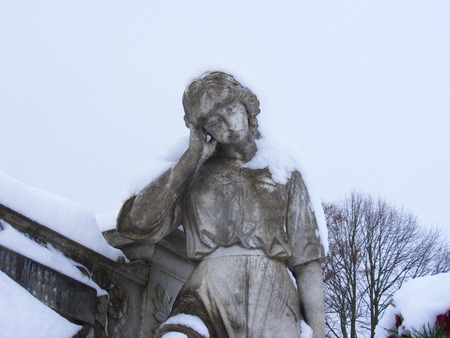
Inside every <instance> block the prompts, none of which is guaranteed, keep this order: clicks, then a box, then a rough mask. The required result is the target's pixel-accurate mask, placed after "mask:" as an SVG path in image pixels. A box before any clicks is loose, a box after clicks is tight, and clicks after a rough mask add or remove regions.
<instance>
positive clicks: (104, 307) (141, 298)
mask: <svg viewBox="0 0 450 338" xmlns="http://www.w3.org/2000/svg"><path fill="white" fill-rule="evenodd" d="M0 219H2V220H4V221H6V222H7V223H8V224H10V225H11V226H13V227H14V228H15V229H16V230H19V231H21V232H23V233H25V234H27V235H28V236H29V237H31V238H33V239H34V240H35V241H36V242H38V243H43V244H46V243H50V244H51V245H52V246H53V247H55V248H56V249H58V250H59V251H61V252H62V253H63V254H64V255H65V256H66V257H68V258H70V259H72V260H74V261H76V262H77V263H79V264H80V265H82V266H83V267H84V268H85V270H84V271H83V272H84V273H85V274H86V275H87V276H89V277H91V278H92V280H93V281H94V282H95V283H97V284H98V285H99V286H100V287H101V288H103V289H104V290H106V291H107V292H108V296H101V297H97V296H96V291H95V290H94V289H92V288H90V287H89V286H86V285H84V284H82V283H78V282H77V281H74V280H73V279H71V278H70V277H67V276H65V275H63V274H60V273H58V272H56V271H54V270H53V269H52V268H51V267H46V266H44V265H42V264H39V263H37V262H34V261H33V260H32V259H30V258H29V257H24V256H22V255H20V254H17V253H15V252H14V251H12V250H10V249H7V248H3V247H1V250H0V266H1V269H2V271H4V272H5V273H6V274H8V275H9V276H11V278H13V279H14V280H16V281H17V282H18V283H19V284H20V285H22V286H24V287H25V288H26V289H27V290H29V291H30V292H31V293H32V294H33V295H34V296H35V297H36V298H38V299H39V300H41V301H42V302H43V303H45V304H47V305H48V306H49V307H51V308H52V309H54V310H55V311H57V312H58V313H60V314H61V315H63V316H65V317H66V318H67V319H69V320H71V321H73V322H75V323H77V324H81V325H83V330H82V331H80V333H79V334H78V336H77V337H106V336H109V337H139V336H142V337H151V332H150V331H149V330H147V329H146V325H147V324H146V323H145V322H144V321H143V318H142V311H143V310H144V311H145V310H146V308H147V307H148V306H149V305H148V304H147V303H148V302H147V301H146V299H147V297H146V295H147V286H148V281H149V278H148V276H149V271H150V266H149V264H148V263H146V262H143V261H135V262H131V263H126V262H125V260H122V261H121V262H120V261H119V262H114V261H111V260H110V259H108V258H106V257H104V256H102V255H100V254H98V253H96V252H94V251H92V250H90V249H88V248H86V247H84V246H81V245H80V244H78V243H76V242H74V241H72V240H70V239H68V238H66V237H64V236H62V235H60V234H59V233H57V232H54V231H53V230H50V229H48V228H47V227H45V226H44V225H42V224H39V223H37V222H34V221H32V220H30V219H29V218H27V217H25V216H23V215H21V214H19V213H17V212H15V211H14V210H11V209H10V208H7V207H5V206H3V205H1V204H0Z"/></svg>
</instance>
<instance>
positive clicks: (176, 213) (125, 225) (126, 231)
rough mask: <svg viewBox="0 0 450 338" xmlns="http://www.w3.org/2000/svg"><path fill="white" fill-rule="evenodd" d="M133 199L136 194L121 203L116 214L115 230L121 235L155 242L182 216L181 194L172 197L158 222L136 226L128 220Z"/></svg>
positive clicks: (177, 224)
mask: <svg viewBox="0 0 450 338" xmlns="http://www.w3.org/2000/svg"><path fill="white" fill-rule="evenodd" d="M182 195H183V194H182ZM135 201H136V196H131V197H130V198H129V199H128V200H127V201H125V203H124V204H123V205H122V208H121V209H120V212H119V215H118V216H117V230H118V232H119V233H120V234H121V235H122V236H124V237H128V238H131V239H134V240H147V241H149V242H153V243H157V242H159V241H160V240H161V239H163V238H164V237H165V236H167V235H168V234H169V233H171V232H172V231H173V230H175V229H176V228H177V227H178V226H179V225H180V223H181V217H182V207H181V204H182V203H181V201H182V196H179V197H178V198H177V199H174V202H173V204H172V205H171V207H170V208H168V209H167V210H165V211H164V212H163V213H162V215H161V217H160V219H159V220H158V222H156V223H155V224H146V225H145V227H144V228H142V227H141V228H137V227H135V226H133V224H132V223H131V221H130V213H131V210H132V208H133V204H134V203H135Z"/></svg>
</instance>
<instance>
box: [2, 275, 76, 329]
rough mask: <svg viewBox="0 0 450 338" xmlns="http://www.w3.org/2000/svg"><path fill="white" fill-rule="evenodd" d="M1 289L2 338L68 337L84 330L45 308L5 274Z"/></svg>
mask: <svg viewBox="0 0 450 338" xmlns="http://www.w3.org/2000/svg"><path fill="white" fill-rule="evenodd" d="M0 290H2V292H1V295H2V296H1V297H0V328H1V330H0V337H1V338H7V337H18V338H22V337H23V338H25V337H34V338H60V337H67V338H69V337H73V336H74V335H75V334H76V333H77V332H78V331H79V330H81V326H79V325H75V324H73V323H71V322H69V321H68V320H67V319H65V318H64V317H62V316H61V315H59V314H58V313H56V312H55V311H53V310H52V309H50V308H49V307H47V306H45V305H44V304H43V303H41V302H40V301H39V300H37V299H36V298H34V297H33V296H32V295H31V294H30V293H29V292H28V291H27V290H25V289H24V288H22V287H21V286H20V285H19V284H17V283H16V282H15V281H13V280H12V279H11V278H9V277H8V276H7V275H6V274H5V273H3V272H2V271H0ZM24 309H26V310H24Z"/></svg>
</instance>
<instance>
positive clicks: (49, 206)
mask: <svg viewBox="0 0 450 338" xmlns="http://www.w3.org/2000/svg"><path fill="white" fill-rule="evenodd" d="M0 204H3V205H4V206H6V207H8V208H10V209H12V210H14V211H16V212H19V213H21V214H22V215H24V216H26V217H28V218H30V219H32V220H34V221H36V222H38V223H40V224H42V225H45V226H46V227H48V228H50V229H52V230H54V231H56V232H58V233H60V234H61V235H63V236H65V237H67V238H70V239H72V240H73V241H75V242H78V243H80V244H81V245H83V246H85V247H87V248H89V249H92V250H94V251H96V252H98V253H99V254H101V255H103V256H105V257H108V258H110V259H112V260H114V261H116V260H117V259H118V258H119V257H120V256H123V253H122V252H121V251H120V250H117V249H115V248H113V247H112V246H110V245H109V244H108V243H107V242H106V240H105V239H104V237H103V235H102V233H101V232H100V229H99V227H98V225H97V222H96V219H95V216H94V214H93V213H92V212H90V211H89V210H88V209H87V208H85V207H83V206H81V205H79V204H78V203H76V202H74V201H71V200H69V199H67V198H64V197H62V196H58V195H56V194H53V193H49V192H47V191H43V190H40V189H37V188H34V187H31V186H28V185H26V184H24V183H22V182H19V181H18V180H16V179H14V178H12V177H11V176H9V175H7V174H5V173H3V172H1V171H0Z"/></svg>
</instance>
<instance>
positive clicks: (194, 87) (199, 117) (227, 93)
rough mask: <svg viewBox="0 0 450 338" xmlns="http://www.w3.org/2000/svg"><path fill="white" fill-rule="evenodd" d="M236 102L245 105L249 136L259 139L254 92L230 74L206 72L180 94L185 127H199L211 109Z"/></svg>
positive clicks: (256, 100)
mask: <svg viewBox="0 0 450 338" xmlns="http://www.w3.org/2000/svg"><path fill="white" fill-rule="evenodd" d="M236 101H239V102H240V103H242V104H243V105H244V106H245V108H246V110H247V115H248V123H249V128H250V130H251V132H252V134H253V136H254V137H255V138H259V137H260V133H259V131H258V121H257V119H256V115H258V114H259V112H260V110H259V101H258V99H257V97H256V95H255V94H253V93H252V91H251V90H250V89H248V88H245V87H244V86H242V85H241V84H240V83H239V82H237V81H236V79H235V78H234V77H233V76H231V75H230V74H227V73H223V72H207V73H205V74H203V75H202V76H200V77H199V78H197V79H195V80H194V81H192V82H191V83H190V84H189V85H188V87H187V88H186V90H185V91H184V94H183V107H184V121H185V122H186V126H187V127H188V128H189V129H191V128H200V127H201V126H202V125H203V122H204V120H205V117H206V115H208V114H209V113H210V112H211V111H213V110H214V109H216V108H217V107H218V106H223V105H228V104H231V103H233V102H236Z"/></svg>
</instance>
